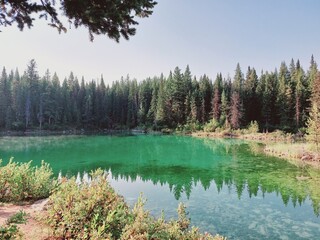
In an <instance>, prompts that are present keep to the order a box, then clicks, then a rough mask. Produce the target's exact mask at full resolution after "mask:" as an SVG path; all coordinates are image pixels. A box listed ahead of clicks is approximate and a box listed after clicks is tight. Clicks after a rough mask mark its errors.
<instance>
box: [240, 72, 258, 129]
mask: <svg viewBox="0 0 320 240" xmlns="http://www.w3.org/2000/svg"><path fill="white" fill-rule="evenodd" d="M243 85H244V86H243V89H244V90H243V105H244V117H243V119H244V125H247V124H248V123H250V122H251V121H254V120H257V119H258V116H257V112H256V110H257V101H258V97H257V93H256V91H257V86H258V76H257V73H256V70H255V69H254V68H252V69H251V68H250V67H249V68H248V71H247V75H246V79H245V81H244V84H243Z"/></svg>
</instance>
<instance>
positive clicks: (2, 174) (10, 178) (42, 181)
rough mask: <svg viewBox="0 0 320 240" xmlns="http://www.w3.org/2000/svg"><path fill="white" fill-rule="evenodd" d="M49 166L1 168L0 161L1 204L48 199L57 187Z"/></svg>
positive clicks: (27, 165) (10, 164)
mask: <svg viewBox="0 0 320 240" xmlns="http://www.w3.org/2000/svg"><path fill="white" fill-rule="evenodd" d="M52 175H53V172H52V170H51V168H50V167H49V164H47V163H44V162H42V163H41V166H40V167H32V166H31V161H30V162H28V163H16V162H13V159H10V161H9V163H8V164H7V165H5V166H1V161H0V202H12V201H13V202H18V201H22V200H36V199H41V198H46V197H48V196H49V195H50V193H51V191H52V190H53V189H54V187H55V186H56V181H55V180H53V179H52Z"/></svg>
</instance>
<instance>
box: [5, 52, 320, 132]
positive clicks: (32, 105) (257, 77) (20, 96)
mask: <svg viewBox="0 0 320 240" xmlns="http://www.w3.org/2000/svg"><path fill="white" fill-rule="evenodd" d="M319 81H320V80H319V76H318V69H317V64H316V62H315V61H314V59H313V56H312V57H311V61H310V63H309V67H308V68H307V69H303V68H302V66H301V65H300V62H299V60H297V61H294V60H293V59H292V60H291V62H290V64H289V65H287V64H286V63H285V62H282V63H281V65H280V66H279V68H278V69H275V70H274V71H272V72H269V71H262V72H260V73H257V71H256V70H255V69H254V68H253V67H248V68H247V69H245V70H244V69H242V68H241V67H240V64H238V65H237V66H236V69H235V72H234V75H233V76H222V74H217V76H216V77H215V78H214V79H211V78H210V77H209V76H207V75H202V76H200V77H195V76H193V75H192V71H191V69H190V68H189V66H187V67H186V68H185V69H184V70H183V69H180V68H179V67H176V68H175V69H174V70H173V71H170V73H169V74H168V75H163V74H161V75H160V76H155V77H152V78H147V79H145V80H142V81H140V80H139V81H138V80H136V79H130V77H129V76H128V77H126V78H121V80H118V81H114V82H112V83H111V84H106V83H105V80H104V79H103V77H101V79H98V80H91V81H89V80H88V79H84V78H81V79H78V78H77V77H76V73H72V72H71V73H70V76H69V77H68V78H65V79H59V78H58V75H57V74H56V73H53V74H52V73H51V72H50V71H49V70H47V72H46V73H45V75H44V76H39V74H38V71H37V64H36V62H35V60H31V61H30V62H29V63H28V64H27V67H26V69H25V71H24V72H23V73H21V72H19V71H18V70H15V71H14V70H11V71H10V70H7V69H6V68H5V67H3V70H2V74H1V78H0V129H2V130H17V131H21V130H27V129H43V130H61V129H94V130H103V129H131V128H135V127H146V128H152V129H154V130H160V129H162V128H170V129H176V128H179V129H188V130H197V129H201V127H202V126H203V125H204V124H206V123H208V122H210V121H211V122H214V124H216V125H217V126H218V127H221V128H230V129H239V128H243V127H246V126H248V125H249V124H250V122H252V121H257V122H258V124H259V128H260V131H273V130H275V129H281V130H284V131H286V132H297V131H303V130H304V129H305V127H306V123H307V120H308V118H309V115H310V111H311V102H312V101H311V100H312V96H314V97H313V99H315V100H314V101H316V99H317V98H316V96H317V95H318V96H319V94H320V93H319V92H320V91H319V90H317V88H319V85H320V83H319ZM317 86H318V87H317ZM317 91H318V93H319V94H317Z"/></svg>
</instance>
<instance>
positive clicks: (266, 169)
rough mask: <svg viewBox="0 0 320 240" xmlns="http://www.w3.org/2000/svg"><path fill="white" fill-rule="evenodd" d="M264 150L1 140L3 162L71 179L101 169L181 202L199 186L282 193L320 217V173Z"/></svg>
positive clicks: (127, 140)
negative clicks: (45, 166)
mask: <svg viewBox="0 0 320 240" xmlns="http://www.w3.org/2000/svg"><path fill="white" fill-rule="evenodd" d="M261 147H262V146H261V145H259V144H257V143H252V142H244V141H240V140H233V139H228V140H224V139H195V138H191V137H180V136H130V137H110V136H48V137H9V138H6V137H4V138H0V158H2V159H4V163H5V161H7V160H8V159H9V158H10V157H11V156H15V159H16V160H18V161H29V160H30V159H33V160H34V164H39V163H40V162H41V160H43V159H44V160H45V161H47V162H49V163H50V164H51V166H52V167H53V169H54V171H55V172H56V173H57V174H58V172H59V171H62V173H63V174H64V175H65V174H69V175H77V173H78V172H83V171H86V172H90V170H92V169H96V168H98V167H101V168H103V169H107V170H110V171H111V172H112V177H113V178H114V179H115V180H117V179H123V180H126V181H128V180H129V179H130V181H136V180H137V179H138V178H139V179H141V180H142V181H151V182H152V183H153V184H155V185H156V184H159V185H168V186H169V188H170V191H171V192H172V194H173V195H174V197H175V199H177V200H179V199H181V198H182V196H186V197H187V198H189V197H190V196H191V194H192V191H193V190H194V188H195V186H202V188H203V189H204V190H208V189H209V188H210V187H211V186H214V187H216V189H217V191H218V192H220V191H221V190H222V189H223V188H224V187H227V188H230V189H231V188H235V189H236V193H237V196H238V198H239V199H241V198H242V197H243V196H244V195H246V196H249V197H250V198H251V197H253V196H258V195H259V193H262V196H264V195H265V194H266V193H276V194H277V195H279V196H281V198H282V201H283V203H284V204H285V205H288V204H289V203H292V205H293V206H297V205H302V204H303V203H304V202H305V201H306V200H307V199H308V198H310V199H311V202H312V207H313V210H314V213H315V215H316V216H319V212H320V188H319V184H320V173H319V171H317V170H314V169H311V168H309V167H304V168H299V167H297V166H294V165H292V164H290V163H288V162H286V161H283V160H279V159H277V158H271V157H266V156H265V155H264V154H263V153H261V152H259V151H260V150H261Z"/></svg>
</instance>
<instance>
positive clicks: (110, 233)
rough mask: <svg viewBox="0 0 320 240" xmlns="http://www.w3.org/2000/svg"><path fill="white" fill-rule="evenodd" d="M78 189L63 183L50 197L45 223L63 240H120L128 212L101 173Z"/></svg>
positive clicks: (72, 184) (93, 173) (92, 174)
mask: <svg viewBox="0 0 320 240" xmlns="http://www.w3.org/2000/svg"><path fill="white" fill-rule="evenodd" d="M90 175H91V177H92V179H93V180H92V181H91V182H90V183H85V182H84V181H82V183H81V184H80V185H78V184H77V183H76V180H75V178H72V179H70V180H66V179H64V180H62V183H61V185H60V186H59V187H58V188H57V190H56V191H55V192H54V193H53V194H52V195H51V196H50V199H49V203H48V212H47V218H46V219H47V220H46V221H47V223H48V224H49V225H50V226H51V227H52V228H53V229H54V235H55V236H57V237H62V238H63V239H70V238H71V239H108V238H110V239H119V237H120V234H121V232H122V229H123V228H124V226H125V225H126V224H127V222H128V220H129V219H130V214H129V208H128V206H127V205H126V204H125V202H124V200H123V198H122V197H120V196H119V195H117V194H116V193H115V191H114V190H113V189H112V188H111V186H110V185H109V183H108V181H107V179H106V175H105V174H103V171H102V170H97V171H95V172H92V173H91V174H90Z"/></svg>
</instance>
